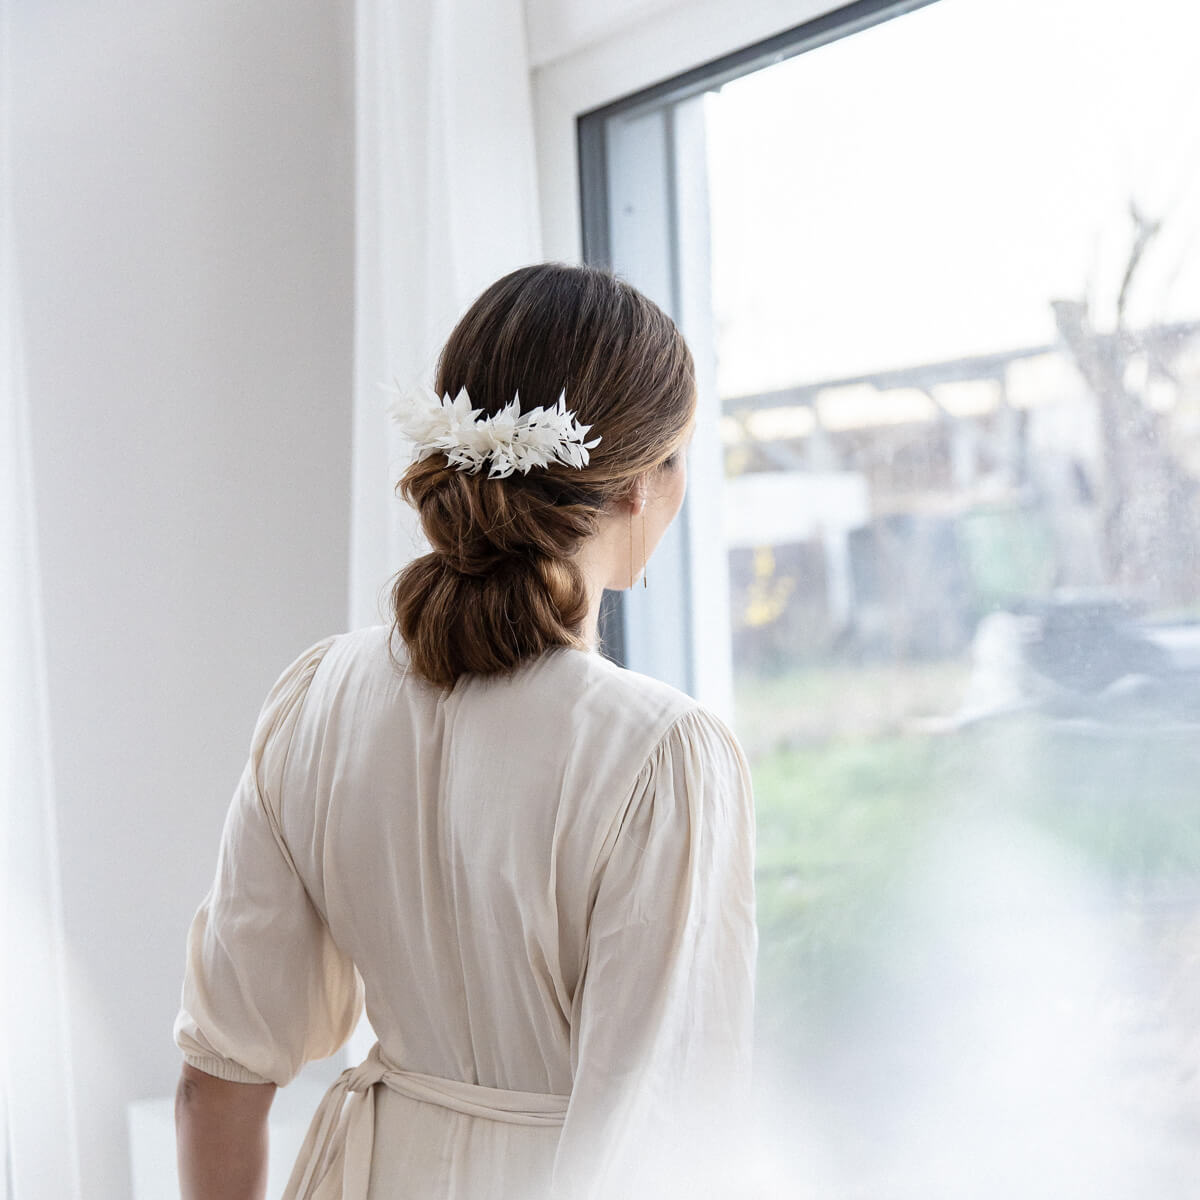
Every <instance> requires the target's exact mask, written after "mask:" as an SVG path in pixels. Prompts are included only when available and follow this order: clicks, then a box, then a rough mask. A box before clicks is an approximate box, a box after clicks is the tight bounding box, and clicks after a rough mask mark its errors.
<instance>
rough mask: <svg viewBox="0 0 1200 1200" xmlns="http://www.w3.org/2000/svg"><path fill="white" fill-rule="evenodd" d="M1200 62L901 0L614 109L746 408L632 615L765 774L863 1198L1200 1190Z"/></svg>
mask: <svg viewBox="0 0 1200 1200" xmlns="http://www.w3.org/2000/svg"><path fill="white" fill-rule="evenodd" d="M1198 34H1200V16H1197V15H1196V14H1194V13H1193V12H1192V11H1191V9H1189V8H1188V7H1187V6H1183V5H1179V4H1177V3H1173V2H1172V0H1147V2H1145V3H1143V4H1140V5H1138V6H1136V7H1134V6H1130V5H1110V4H1096V3H1094V0H1091V2H1088V0H976V2H975V3H972V4H966V3H957V4H956V3H948V2H939V3H902V4H887V3H859V4H854V5H851V6H850V7H849V8H846V9H843V10H841V11H840V12H838V13H834V14H832V15H831V16H829V17H826V18H822V19H821V20H819V21H816V22H812V23H810V24H809V25H806V26H804V27H802V28H800V29H798V30H795V31H792V32H791V33H789V34H787V35H784V36H782V37H780V38H776V39H773V40H772V41H771V42H770V43H768V44H764V45H762V46H758V47H751V48H749V49H747V50H745V51H743V52H740V53H739V54H737V55H733V56H730V57H729V58H727V59H724V60H722V61H720V62H718V63H715V64H712V65H711V66H709V67H706V68H703V69H701V70H698V71H695V72H692V73H690V74H689V75H687V76H685V77H682V78H680V79H677V80H672V81H669V82H667V83H665V84H663V85H661V86H660V87H656V88H654V89H651V90H650V91H647V92H644V93H640V94H639V95H637V96H634V97H630V98H629V99H628V100H626V101H622V102H621V103H619V104H616V105H610V106H608V107H606V108H605V109H603V110H599V111H597V112H595V113H592V114H589V115H587V116H585V117H584V118H582V120H581V122H580V150H581V167H582V186H583V196H584V206H585V207H584V231H585V247H586V250H587V254H588V256H589V257H590V258H592V259H594V260H599V261H606V262H610V263H611V264H612V265H613V266H615V267H616V269H617V270H618V271H620V272H621V273H622V274H623V275H625V277H627V278H629V279H630V280H631V281H632V282H634V283H636V284H637V285H638V286H640V287H642V288H643V289H644V290H645V291H647V292H648V293H649V294H650V295H652V296H653V297H654V298H655V299H657V300H658V301H659V302H660V303H662V304H663V305H664V306H665V307H666V308H667V309H668V310H669V311H671V312H672V313H673V314H674V315H675V317H676V319H677V320H678V321H679V322H680V324H681V326H682V328H683V329H684V332H685V334H686V335H687V336H688V339H689V342H690V343H691V345H692V348H693V351H694V352H695V354H696V357H697V365H698V371H699V375H700V390H701V419H700V424H699V427H698V432H697V437H696V440H695V442H694V444H693V450H692V460H691V462H690V464H689V465H690V471H691V486H690V489H689V497H688V501H687V505H686V508H685V513H684V515H683V518H682V519H681V521H680V522H679V523H677V526H676V527H675V529H673V531H672V533H671V535H670V540H669V541H668V542H665V543H664V545H663V547H662V549H661V551H660V553H659V554H658V555H656V557H655V559H654V561H653V562H652V563H651V564H650V572H649V583H650V586H649V588H648V589H646V590H645V591H643V590H641V589H638V590H637V591H636V592H633V593H629V594H627V595H626V596H625V597H624V598H623V607H622V608H621V609H620V611H616V612H613V613H610V614H609V621H610V628H611V629H613V630H615V631H617V632H618V633H619V635H620V638H621V639H623V641H622V647H623V655H624V658H625V661H627V662H628V663H629V665H631V666H634V667H636V668H637V669H640V670H645V671H648V672H650V673H653V674H657V675H659V676H661V677H663V678H666V679H668V680H670V681H671V682H674V683H677V684H679V685H680V686H683V687H685V688H688V689H690V690H692V691H693V692H694V693H695V694H696V695H698V696H699V697H700V698H701V699H703V700H705V701H706V702H707V703H709V704H711V705H712V706H713V707H714V708H716V709H717V710H718V711H720V712H722V713H723V714H725V715H727V716H729V717H730V718H731V720H732V723H733V725H734V727H735V729H736V730H737V732H738V734H739V736H740V738H741V739H742V741H743V744H744V745H745V747H746V749H747V752H748V755H749V757H750V760H751V765H752V768H753V771H754V777H755V787H756V793H757V799H758V811H759V905H760V932H761V938H762V942H761V955H760V958H761V962H760V980H759V993H760V1001H759V1014H760V1016H759V1035H760V1056H759V1061H760V1064H761V1069H762V1073H763V1076H764V1098H768V1097H769V1103H764V1105H763V1111H762V1121H763V1124H764V1127H765V1128H767V1129H774V1134H775V1135H776V1136H772V1137H771V1139H770V1140H771V1142H772V1144H773V1145H774V1146H775V1147H776V1151H777V1153H778V1154H779V1155H780V1156H781V1158H782V1159H789V1158H790V1161H785V1162H783V1163H782V1164H781V1166H780V1169H781V1170H785V1171H787V1172H789V1173H790V1174H792V1175H793V1176H796V1177H798V1178H800V1180H801V1181H802V1182H803V1183H806V1184H808V1185H811V1186H813V1187H816V1188H818V1189H820V1190H819V1194H822V1195H825V1196H847V1197H849V1196H864V1195H865V1196H884V1195H886V1196H900V1195H903V1196H908V1195H913V1196H929V1195H943V1194H944V1195H970V1196H973V1197H975V1196H990V1195H992V1194H993V1192H995V1194H996V1195H1004V1196H1006V1197H1007V1196H1013V1195H1042V1194H1047V1195H1049V1194H1078V1195H1085V1194H1086V1195H1090V1196H1110V1195H1111V1196H1115V1195H1122V1196H1124V1195H1134V1194H1136V1195H1139V1196H1140V1195H1154V1196H1160V1197H1162V1196H1170V1197H1175V1196H1178V1197H1184V1196H1186V1195H1190V1194H1191V1190H1192V1189H1193V1187H1194V1180H1195V1179H1196V1177H1197V1170H1198V1169H1200V1152H1198V1150H1197V1147H1200V1070H1198V1069H1197V1047H1200V788H1198V787H1197V786H1196V782H1195V781H1196V780H1197V779H1198V778H1200V737H1198V736H1197V735H1198V734H1200V134H1198V133H1197V130H1200V92H1197V90H1196V88H1195V86H1194V69H1193V57H1194V55H1193V48H1194V46H1195V45H1196V44H1197V35H1198ZM775 1122H778V1128H774V1123H775ZM797 1130H803V1131H804V1134H803V1136H802V1138H801V1144H800V1146H799V1148H798V1149H797V1150H796V1151H795V1153H794V1155H793V1154H792V1152H791V1151H790V1150H787V1151H785V1147H790V1146H793V1145H795V1144H796V1138H797V1134H796V1131H797ZM814 1194H817V1193H814Z"/></svg>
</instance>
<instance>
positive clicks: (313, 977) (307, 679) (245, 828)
mask: <svg viewBox="0 0 1200 1200" xmlns="http://www.w3.org/2000/svg"><path fill="white" fill-rule="evenodd" d="M331 641H332V639H326V640H325V641H323V642H320V643H318V644H317V645H316V646H313V647H312V648H311V649H310V650H308V651H306V652H305V653H304V654H302V655H301V656H300V657H299V658H298V659H297V660H296V661H295V662H294V663H292V664H291V666H289V667H288V668H287V670H286V671H284V673H283V674H282V675H281V676H280V677H279V679H278V681H277V682H276V684H275V686H274V687H273V688H272V689H271V692H270V694H269V695H268V696H267V699H266V702H265V704H264V705H263V708H262V712H261V713H260V715H259V718H258V722H257V724H256V726H255V730H254V736H253V739H252V741H251V746H250V757H249V761H248V762H247V763H246V767H245V770H244V771H243V772H242V776H241V779H240V781H239V783H238V786H237V789H236V791H235V792H234V796H233V802H232V804H231V805H230V808H229V813H228V816H227V817H226V820H225V828H224V832H223V833H222V835H221V847H220V852H219V855H218V859H217V873H216V879H215V880H214V882H213V885H212V889H211V890H210V891H209V893H208V895H207V896H206V897H205V899H204V902H203V903H202V904H201V906H200V908H199V910H198V911H197V913H196V916H195V918H194V920H193V921H192V926H191V930H190V931H189V934H188V943H187V968H186V972H185V975H184V983H183V1000H182V1006H181V1009H180V1012H179V1015H178V1017H177V1018H176V1020H175V1042H176V1044H177V1045H178V1046H179V1048H180V1049H181V1050H182V1051H183V1057H184V1059H185V1061H186V1062H189V1063H191V1064H192V1066H194V1067H197V1068H198V1069H199V1070H201V1071H204V1072H206V1073H207V1074H209V1075H216V1076H219V1077H220V1078H221V1079H229V1080H234V1081H237V1082H241V1083H277V1084H280V1085H282V1084H285V1083H288V1082H289V1081H290V1080H291V1079H293V1078H294V1077H295V1075H296V1074H297V1073H298V1072H299V1070H300V1068H301V1067H302V1066H303V1065H304V1064H305V1063H306V1062H309V1061H310V1060H312V1059H316V1058H324V1057H326V1056H328V1055H330V1054H332V1053H334V1051H336V1050H337V1049H338V1048H339V1047H340V1046H341V1045H342V1044H343V1043H344V1042H345V1041H346V1039H347V1038H348V1037H349V1036H350V1033H351V1032H352V1031H353V1029H354V1026H355V1023H356V1022H357V1020H358V1017H359V1014H360V1012H361V1010H362V981H361V979H360V978H359V975H358V972H357V971H356V970H355V968H354V964H353V963H352V962H351V961H350V959H349V958H347V956H346V955H345V954H343V953H342V952H341V950H339V948H338V947H337V945H336V944H335V943H334V941H333V939H332V937H331V936H330V934H329V930H328V928H327V927H326V925H325V922H324V920H323V919H322V917H321V915H320V913H319V912H318V911H317V910H316V908H315V907H314V906H313V903H312V901H311V899H310V898H309V896H308V893H307V892H306V891H305V888H304V885H303V883H302V882H301V880H300V877H299V876H298V874H297V872H296V867H295V863H294V862H293V861H292V856H291V854H290V853H289V851H288V847H287V845H286V843H285V842H284V839H283V837H282V835H281V833H280V828H279V820H278V814H279V811H280V810H279V796H278V787H279V784H280V780H281V778H282V772H283V765H284V761H285V758H286V755H287V752H288V746H289V744H290V742H291V735H292V731H293V729H294V727H295V723H296V719H297V717H298V716H299V713H300V708H301V706H302V704H303V703H304V699H305V696H306V695H307V692H308V688H309V684H310V683H311V682H312V678H313V675H314V674H315V672H316V670H317V667H318V666H319V665H320V663H321V659H322V658H323V657H324V655H325V652H326V650H328V648H329V645H330V643H331Z"/></svg>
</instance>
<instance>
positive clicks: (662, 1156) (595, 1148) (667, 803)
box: [554, 708, 758, 1200]
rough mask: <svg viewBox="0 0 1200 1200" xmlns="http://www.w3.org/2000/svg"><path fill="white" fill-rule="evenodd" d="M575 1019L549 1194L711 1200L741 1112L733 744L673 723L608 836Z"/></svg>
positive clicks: (748, 831)
mask: <svg viewBox="0 0 1200 1200" xmlns="http://www.w3.org/2000/svg"><path fill="white" fill-rule="evenodd" d="M610 838H611V844H612V850H611V854H610V855H609V857H608V859H607V862H605V863H604V864H603V866H602V868H601V874H600V880H599V886H598V887H597V889H596V891H595V900H594V905H593V908H592V912H591V917H590V921H589V926H588V934H587V949H586V958H585V967H584V974H583V978H582V981H581V984H580V986H579V989H578V992H577V997H576V1004H575V1006H574V1011H573V1013H572V1017H573V1020H572V1056H573V1073H574V1078H573V1083H572V1090H571V1099H570V1103H569V1107H568V1112H567V1117H566V1122H565V1124H564V1127H563V1134H562V1138H561V1140H560V1143H559V1149H558V1155H557V1158H556V1161H555V1177H554V1195H555V1197H556V1198H558V1197H561V1198H563V1200H566V1198H568V1197H569V1198H570V1200H580V1198H586V1200H593V1198H599V1197H604V1198H605V1200H608V1198H610V1197H618V1196H619V1197H622V1198H625V1197H633V1196H636V1197H641V1196H654V1197H656V1198H661V1197H666V1196H675V1195H679V1196H689V1197H694V1196H696V1195H701V1194H703V1195H709V1194H716V1193H711V1192H710V1190H709V1189H711V1186H712V1184H713V1176H712V1171H713V1170H714V1169H717V1170H719V1169H720V1168H721V1167H722V1165H723V1164H725V1163H727V1161H728V1160H727V1156H726V1153H725V1152H726V1150H727V1149H728V1148H729V1146H730V1145H731V1144H732V1143H734V1142H736V1141H737V1140H738V1138H737V1134H736V1132H735V1127H736V1124H737V1120H738V1118H739V1116H740V1114H742V1113H743V1112H744V1111H745V1107H746V1104H747V1101H748V1097H749V1081H750V1058H751V1043H752V1036H753V1007H754V972H755V959H756V953H757V947H758V938H757V932H756V926H755V913H754V806H753V797H752V791H751V783H750V773H749V768H748V767H747V765H746V760H745V757H744V756H743V754H742V751H741V748H740V747H739V746H738V743H737V741H736V739H735V738H734V736H733V734H732V733H731V732H730V731H729V730H728V729H727V728H726V726H724V725H723V724H722V723H721V722H720V721H719V720H718V719H717V718H716V717H715V716H713V715H712V714H710V713H709V712H707V710H705V709H702V708H698V709H695V710H692V711H690V712H688V713H687V714H685V715H684V716H683V717H682V718H680V719H679V720H678V721H677V722H676V723H675V724H674V725H673V726H672V727H671V728H670V729H669V730H668V731H667V733H666V734H665V736H664V737H663V738H662V740H661V742H660V743H659V744H658V746H657V747H656V749H655V750H654V751H653V753H652V754H651V756H650V759H649V761H648V762H647V763H646V764H645V766H644V767H643V769H642V771H641V773H640V775H639V776H638V778H637V781H636V784H635V786H634V788H633V791H632V794H631V795H630V796H629V798H628V801H627V803H626V804H625V806H624V808H623V811H622V812H621V813H620V814H619V817H618V820H617V823H616V827H615V831H614V833H613V834H611V835H610Z"/></svg>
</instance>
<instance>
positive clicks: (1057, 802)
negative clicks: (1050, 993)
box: [739, 681, 1200, 1059]
mask: <svg viewBox="0 0 1200 1200" xmlns="http://www.w3.org/2000/svg"><path fill="white" fill-rule="evenodd" d="M773 687H774V688H775V691H774V695H773V704H774V706H775V707H774V709H773V712H774V715H775V720H776V721H777V723H782V721H783V716H782V715H781V712H780V706H781V705H782V704H783V703H784V700H785V693H784V692H782V691H781V690H779V685H778V684H777V681H773ZM814 687H817V685H815V684H813V683H812V682H811V681H810V682H809V684H808V685H807V687H806V688H805V689H802V693H803V694H804V695H806V696H807V697H809V698H811V696H812V694H813V691H814ZM794 711H795V710H794V709H793V712H794ZM739 724H740V722H739ZM752 761H753V771H754V781H755V792H756V802H757V811H758V827H759V836H758V846H759V849H758V905H759V932H760V970H759V1006H758V1007H759V1022H760V1036H761V1037H763V1038H765V1039H766V1040H767V1041H768V1042H769V1043H770V1044H771V1045H772V1046H773V1047H774V1048H775V1049H776V1050H780V1051H783V1052H785V1053H791V1054H795V1055H796V1056H798V1058H800V1059H803V1058H804V1057H805V1056H806V1055H807V1054H810V1053H811V1052H812V1051H813V1049H814V1046H815V1045H816V1043H818V1042H819V1040H820V1037H821V1031H822V1029H823V1028H824V1027H825V1026H826V1024H827V1018H829V1016H830V1014H832V1013H835V1012H836V1010H837V1008H838V1006H839V1005H841V1004H843V1003H844V1002H845V1001H846V998H847V996H850V995H853V994H854V993H856V992H861V990H862V987H863V979H862V977H861V972H862V970H863V969H864V967H863V964H864V963H865V962H866V961H867V960H868V958H869V955H870V953H871V951H872V947H875V948H877V947H878V944H879V940H880V938H886V936H887V922H888V915H889V907H890V905H891V903H892V901H893V898H894V896H895V889H896V887H897V886H898V885H899V884H900V883H901V881H902V880H903V879H904V875H905V870H906V867H907V866H908V864H909V863H910V860H911V857H912V855H913V854H914V853H915V852H917V851H919V850H920V849H922V847H923V846H924V845H926V844H928V839H929V838H930V837H931V836H932V835H933V834H934V833H935V832H936V830H937V828H938V827H939V824H940V823H941V822H943V821H945V820H947V819H951V818H956V817H961V816H965V815H970V814H971V813H972V812H980V813H983V814H984V815H988V816H997V815H999V816H1003V817H1007V818H1012V819H1016V820H1018V821H1020V822H1022V823H1025V824H1028V825H1031V826H1032V827H1034V828H1035V829H1037V830H1039V831H1041V832H1042V833H1043V834H1045V835H1047V836H1048V837H1050V838H1051V839H1054V840H1055V841H1056V842H1057V843H1058V844H1059V845H1061V847H1062V848H1063V849H1064V850H1065V851H1066V852H1068V853H1069V854H1070V855H1071V856H1072V857H1073V858H1074V859H1076V860H1077V861H1079V862H1081V863H1083V864H1084V865H1085V866H1086V867H1087V868H1088V869H1089V870H1090V872H1091V873H1092V875H1093V877H1094V878H1095V879H1096V880H1097V881H1098V882H1099V883H1100V884H1101V886H1102V887H1105V888H1107V889H1108V890H1109V892H1110V894H1111V895H1112V896H1113V897H1114V899H1115V901H1116V902H1117V903H1118V904H1119V905H1124V906H1125V907H1126V909H1128V910H1136V908H1137V906H1138V905H1139V904H1142V903H1144V902H1148V901H1149V900H1150V899H1153V898H1161V897H1163V896H1187V897H1193V896H1195V895H1196V894H1197V892H1198V891H1200V786H1198V784H1200V738H1196V737H1195V736H1192V735H1188V734H1183V733H1172V732H1170V731H1169V730H1167V729H1166V728H1157V727H1155V726H1153V725H1147V726H1141V727H1130V726H1126V727H1115V726H1114V727H1108V728H1104V729H1099V728H1095V727H1093V728H1083V727H1071V726H1069V725H1063V724H1052V723H1050V722H1048V721H1046V720H1044V719H1042V718H1039V717H1036V716H1033V715H1024V716H1013V717H1007V718H997V719H995V720H993V721H991V722H988V723H983V724H980V725H978V726H974V727H970V728H968V729H965V730H962V731H960V732H958V733H954V734H944V735H936V736H934V735H927V734H900V733H897V732H888V733H883V734H882V735H878V736H868V737H850V738H839V739H832V740H828V741H826V742H824V743H823V744H815V745H807V746H805V745H800V746H792V747H788V746H787V745H786V744H784V745H780V746H778V748H776V749H774V750H768V751H765V752H763V751H760V752H759V753H758V754H757V755H756V756H755V757H754V758H753V760H752Z"/></svg>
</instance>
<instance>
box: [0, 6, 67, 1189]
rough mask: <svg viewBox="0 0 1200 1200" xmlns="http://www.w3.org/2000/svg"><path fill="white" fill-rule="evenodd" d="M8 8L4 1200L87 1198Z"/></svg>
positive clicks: (2, 459)
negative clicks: (33, 447)
mask: <svg viewBox="0 0 1200 1200" xmlns="http://www.w3.org/2000/svg"><path fill="white" fill-rule="evenodd" d="M9 2H10V0H0V830H2V831H3V834H2V838H3V840H2V841H0V1006H2V1007H0V1038H3V1043H2V1050H3V1060H2V1063H0V1070H2V1076H0V1116H2V1119H3V1148H4V1161H3V1164H0V1165H2V1166H3V1171H2V1173H0V1197H4V1198H5V1200H73V1198H75V1197H78V1196H79V1195H80V1185H79V1162H78V1155H77V1153H76V1144H75V1120H74V1110H73V1099H74V1089H73V1087H72V1080H71V1058H70V1048H69V1045H68V1036H67V1009H66V995H65V961H64V953H63V936H62V915H61V909H60V889H59V882H58V862H57V837H56V831H55V823H54V788H53V779H52V776H51V771H50V756H49V741H48V722H47V720H46V688H45V680H44V676H43V648H42V628H41V620H40V614H39V609H40V604H39V596H38V562H37V539H36V535H35V526H34V513H33V481H32V478H31V476H30V466H29V464H30V456H29V423H28V413H27V410H26V401H25V392H24V387H23V377H22V363H21V342H20V332H21V331H20V310H19V289H18V281H17V264H16V255H15V249H14V242H15V234H14V229H13V213H12V187H11V174H10V171H11V166H10V163H11V156H10V153H9V149H10V146H9V128H8V113H9V111H10V106H9V103H8V100H9V97H8V95H7V90H8V81H9V80H10V79H11V78H12V73H11V71H10V69H9V67H10V59H9V53H10V51H9V15H10V10H9V7H8V4H9Z"/></svg>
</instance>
